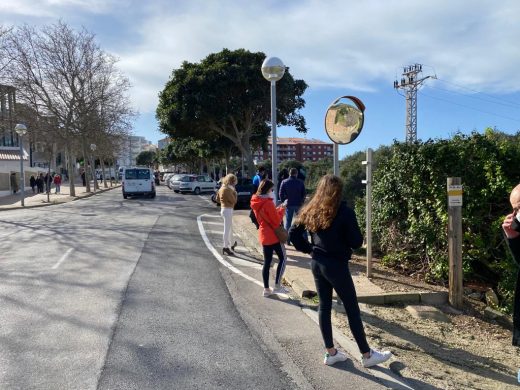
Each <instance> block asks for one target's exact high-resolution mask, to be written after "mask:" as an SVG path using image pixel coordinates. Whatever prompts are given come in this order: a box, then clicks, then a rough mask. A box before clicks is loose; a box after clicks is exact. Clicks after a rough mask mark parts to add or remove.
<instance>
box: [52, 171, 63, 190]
mask: <svg viewBox="0 0 520 390" xmlns="http://www.w3.org/2000/svg"><path fill="white" fill-rule="evenodd" d="M53 182H54V186H55V187H56V194H59V193H60V189H61V176H60V175H59V174H55V175H54V179H53Z"/></svg>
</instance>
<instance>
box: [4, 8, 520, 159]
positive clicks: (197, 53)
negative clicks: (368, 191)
mask: <svg viewBox="0 0 520 390" xmlns="http://www.w3.org/2000/svg"><path fill="white" fill-rule="evenodd" d="M519 15H520V1H517V0H499V1H497V0H459V1H453V0H432V1H428V2H426V1H417V0H411V1H409V0H364V1H353V0H330V1H327V0H321V1H318V0H298V1H295V0H286V1H280V0H278V1H274V0H263V1H261V0H247V1H246V0H241V1H238V0H236V1H231V0H222V1H220V0H204V1H203V0H168V1H167V0H147V1H142V0H136V1H134V0H128V1H125V0H16V1H13V0H0V23H1V24H2V25H4V26H17V25H22V24H29V25H34V26H43V25H48V24H53V23H56V22H57V21H58V20H60V19H61V20H62V21H63V22H65V23H67V24H69V25H70V26H72V27H73V28H76V29H80V28H82V27H84V28H86V29H87V30H88V31H90V32H92V33H94V34H95V35H96V39H97V42H98V44H99V45H100V46H101V48H102V49H103V50H105V51H107V52H109V53H111V54H114V55H116V56H117V57H118V58H119V63H118V67H119V68H120V70H121V71H122V72H123V73H124V74H125V75H126V76H127V77H128V78H129V79H130V82H131V84H132V89H131V91H130V98H131V101H132V104H133V105H134V108H135V109H136V110H137V111H138V112H139V114H140V115H139V117H138V119H137V120H136V122H135V124H134V133H135V134H136V135H140V136H144V137H145V138H147V139H148V140H150V141H152V142H153V143H155V144H157V141H158V140H159V139H161V138H163V137H164V136H165V135H164V134H162V133H161V132H160V131H159V130H158V125H157V121H156V120H155V109H156V107H157V103H158V93H159V92H160V91H161V90H162V89H163V88H164V86H165V83H166V82H167V81H168V79H169V77H170V75H171V72H172V71H173V70H174V69H177V68H179V67H180V65H181V64H182V62H183V61H189V62H199V61H201V60H202V59H203V58H205V57H206V56H207V55H209V54H211V53H215V52H219V51H221V50H222V49H223V48H228V49H230V50H235V49H239V48H244V49H247V50H249V51H252V52H258V51H260V52H263V53H265V54H266V55H267V56H276V57H279V58H280V59H281V60H282V61H283V62H284V64H285V65H286V66H287V67H289V70H290V72H291V74H292V75H293V77H294V78H297V79H303V80H305V82H306V83H307V84H308V85H309V87H308V89H307V91H306V92H305V94H304V99H305V101H306V106H305V108H304V109H303V110H302V111H301V113H302V114H303V115H304V116H305V119H306V121H307V127H308V129H309V131H308V133H307V134H306V135H305V136H306V137H307V138H316V139H320V140H323V141H327V142H329V139H328V137H327V135H326V133H325V129H324V118H325V113H326V111H327V108H328V106H329V105H330V103H332V101H334V100H335V99H337V98H338V97H341V96H344V95H353V96H356V97H358V98H359V99H361V100H362V101H363V103H364V104H365V106H366V111H365V124H364V127H363V130H362V132H361V134H360V135H359V137H358V138H357V139H356V140H355V141H354V142H353V143H351V144H349V145H342V146H340V148H339V151H340V153H339V154H340V157H344V156H346V155H350V154H352V153H354V152H357V151H361V150H365V149H366V148H373V149H377V148H378V147H379V146H381V145H390V144H392V143H393V141H394V140H398V141H404V140H405V117H406V108H405V107H406V106H405V99H404V97H403V96H402V95H400V94H399V93H398V91H396V90H395V89H394V88H393V82H394V80H396V79H399V80H400V79H401V74H402V72H403V67H404V66H407V65H411V64H422V69H423V72H422V76H423V77H426V76H432V77H430V78H428V79H427V80H425V82H424V83H423V86H422V87H421V89H420V90H419V93H418V99H417V136H418V138H419V139H421V140H427V139H430V138H433V139H435V138H449V137H451V136H452V135H453V134H455V133H457V132H462V133H466V134H467V133H470V132H472V131H478V132H482V131H484V129H485V128H487V127H494V128H497V129H498V130H501V131H504V132H506V133H510V134H514V133H516V132H517V131H519V130H520V72H518V69H520V45H519V44H518V40H519V38H520V23H518V17H519ZM260 67H261V64H258V71H259V72H260ZM265 87H266V88H269V83H268V82H267V81H266V86H265ZM400 92H401V94H402V91H400ZM266 104H270V102H266ZM278 136H279V137H298V136H299V137H302V136H303V135H302V134H300V133H298V132H297V131H296V130H295V129H293V128H290V127H281V128H279V129H278Z"/></svg>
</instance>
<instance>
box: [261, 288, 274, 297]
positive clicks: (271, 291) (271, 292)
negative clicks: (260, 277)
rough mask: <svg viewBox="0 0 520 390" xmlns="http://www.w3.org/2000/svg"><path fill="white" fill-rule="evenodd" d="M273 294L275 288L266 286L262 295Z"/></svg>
mask: <svg viewBox="0 0 520 390" xmlns="http://www.w3.org/2000/svg"><path fill="white" fill-rule="evenodd" d="M272 294H273V290H271V289H270V288H264V292H263V293H262V295H263V296H264V297H269V296H271V295H272Z"/></svg>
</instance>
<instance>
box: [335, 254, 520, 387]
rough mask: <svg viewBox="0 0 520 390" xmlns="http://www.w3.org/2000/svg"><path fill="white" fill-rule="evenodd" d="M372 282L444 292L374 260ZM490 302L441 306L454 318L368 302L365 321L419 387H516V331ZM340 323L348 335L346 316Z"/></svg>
mask: <svg viewBox="0 0 520 390" xmlns="http://www.w3.org/2000/svg"><path fill="white" fill-rule="evenodd" d="M363 265H364V263H362V262H361V261H360V260H356V259H354V260H353V261H352V263H351V269H352V272H356V270H357V269H362V268H361V267H362V266H363ZM373 282H374V283H375V284H377V285H379V286H380V287H381V288H383V289H384V290H385V291H394V292H395V291H416V290H422V291H424V290H425V289H426V290H441V291H442V290H445V289H444V288H443V287H439V286H431V285H427V284H425V283H422V282H420V281H417V280H415V279H413V278H409V277H405V276H402V275H399V274H398V273H396V272H393V271H392V270H389V269H387V268H385V267H382V266H381V265H379V264H377V263H376V264H374V278H373ZM484 307H485V305H483V304H482V303H479V302H478V301H474V300H472V299H469V298H468V299H466V300H465V307H464V309H463V310H462V312H457V311H455V310H453V309H451V307H450V306H449V305H443V306H439V307H437V308H438V309H439V310H441V311H442V312H443V313H445V314H446V316H447V318H448V321H449V322H446V323H445V322H440V321H434V320H429V319H416V318H415V317H413V316H412V315H411V314H410V313H409V312H408V311H407V310H406V305H405V304H401V305H392V306H388V305H387V306H374V305H363V309H362V310H363V311H364V313H363V321H364V323H365V325H366V333H367V336H368V338H369V340H370V343H371V345H373V346H376V347H384V348H388V349H390V350H391V351H392V352H393V353H394V355H395V359H394V362H393V363H391V365H390V368H391V369H392V370H393V371H394V372H396V373H399V374H400V375H401V376H403V377H404V378H407V380H408V381H409V382H410V383H411V384H412V385H414V387H415V388H417V389H486V390H488V389H489V390H496V389H514V388H518V387H519V386H520V385H519V383H518V381H517V372H518V370H519V369H520V349H519V348H517V347H513V346H512V345H511V330H509V329H506V328H504V327H502V326H500V325H499V324H497V323H496V322H495V321H493V320H489V319H486V318H485V317H484V316H483V314H482V312H483V309H484ZM335 325H336V326H337V327H339V328H341V329H343V330H344V331H345V333H346V334H347V335H349V334H350V333H349V332H350V331H349V329H348V323H347V321H346V318H345V316H344V315H342V314H336V315H335Z"/></svg>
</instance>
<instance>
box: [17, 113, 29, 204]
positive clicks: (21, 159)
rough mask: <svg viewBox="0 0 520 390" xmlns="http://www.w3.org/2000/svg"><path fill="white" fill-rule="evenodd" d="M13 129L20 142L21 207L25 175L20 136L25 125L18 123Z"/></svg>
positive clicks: (23, 202) (23, 133) (23, 131)
mask: <svg viewBox="0 0 520 390" xmlns="http://www.w3.org/2000/svg"><path fill="white" fill-rule="evenodd" d="M14 131H16V133H17V134H18V142H19V144H20V176H21V183H20V184H21V186H20V187H21V192H20V194H21V196H22V199H21V203H22V207H25V175H24V173H23V143H22V137H23V136H24V135H25V134H26V133H27V126H25V125H24V124H23V123H18V124H17V125H16V126H15V127H14Z"/></svg>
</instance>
